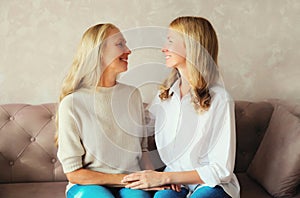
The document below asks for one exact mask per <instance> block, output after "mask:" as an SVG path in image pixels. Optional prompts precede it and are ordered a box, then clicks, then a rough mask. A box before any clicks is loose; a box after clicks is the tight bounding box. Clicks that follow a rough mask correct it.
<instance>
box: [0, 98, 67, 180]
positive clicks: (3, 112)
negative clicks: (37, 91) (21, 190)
mask: <svg viewBox="0 0 300 198" xmlns="http://www.w3.org/2000/svg"><path fill="white" fill-rule="evenodd" d="M55 112H56V105H55V104H53V103H52V104H42V105H27V104H6V105H0V183H15V182H40V181H65V180H66V177H65V175H64V174H63V171H62V167H61V164H60V163H59V161H58V160H57V157H56V152H57V149H56V147H55V146H54V134H55Z"/></svg>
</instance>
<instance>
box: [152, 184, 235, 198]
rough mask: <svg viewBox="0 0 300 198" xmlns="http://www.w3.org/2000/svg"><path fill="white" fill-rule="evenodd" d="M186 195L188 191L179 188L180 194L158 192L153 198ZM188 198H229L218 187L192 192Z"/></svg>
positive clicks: (180, 197) (164, 191) (182, 196)
mask: <svg viewBox="0 0 300 198" xmlns="http://www.w3.org/2000/svg"><path fill="white" fill-rule="evenodd" d="M188 193H189V191H188V190H187V189H185V188H181V191H180V192H176V191H173V190H160V191H157V192H156V193H155V194H154V198H185V197H186V196H187V195H188ZM190 198H230V196H229V195H227V193H226V192H225V191H224V190H223V188H222V187H220V186H216V187H214V188H211V187H208V186H204V187H201V188H198V189H197V190H196V191H194V192H193V193H192V195H191V196H190Z"/></svg>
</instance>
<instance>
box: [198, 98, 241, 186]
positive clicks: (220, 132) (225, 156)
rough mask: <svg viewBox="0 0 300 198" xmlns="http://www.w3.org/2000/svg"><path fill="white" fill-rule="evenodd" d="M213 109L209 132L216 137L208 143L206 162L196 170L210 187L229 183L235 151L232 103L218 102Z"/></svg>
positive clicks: (228, 101) (231, 101)
mask: <svg viewBox="0 0 300 198" xmlns="http://www.w3.org/2000/svg"><path fill="white" fill-rule="evenodd" d="M213 108H214V109H213V110H214V112H213V114H212V115H213V116H212V120H211V127H209V132H210V133H213V134H217V135H213V138H215V139H213V141H211V143H210V144H211V146H212V147H211V148H209V151H208V155H207V157H208V159H207V160H208V162H207V163H205V165H203V166H201V165H200V166H199V167H198V168H196V171H197V172H198V174H199V176H200V178H201V179H202V180H203V181H204V183H205V184H206V185H208V186H211V187H213V186H216V185H218V184H220V183H228V182H230V180H231V178H232V176H233V170H234V163H235V149H236V134H235V115H234V101H233V100H232V99H228V100H226V101H220V102H217V104H216V106H214V107H213ZM212 142H213V143H212ZM200 164H201V163H200Z"/></svg>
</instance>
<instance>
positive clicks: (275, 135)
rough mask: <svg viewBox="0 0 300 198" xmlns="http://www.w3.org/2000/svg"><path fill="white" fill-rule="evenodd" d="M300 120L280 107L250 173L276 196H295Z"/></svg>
mask: <svg viewBox="0 0 300 198" xmlns="http://www.w3.org/2000/svg"><path fill="white" fill-rule="evenodd" d="M299 142H300V119H299V118H298V117H296V116H295V115H293V114H292V113H290V112H289V111H288V110H287V109H286V108H284V107H283V106H280V105H279V106H277V107H276V108H275V110H274V113H273V115H272V118H271V121H270V124H269V127H268V129H267V131H266V134H265V136H264V138H263V140H262V142H261V144H260V146H259V148H258V150H257V152H256V154H255V156H254V159H253V161H252V162H251V164H250V166H249V168H248V170H247V173H248V174H249V175H250V176H251V177H252V178H253V179H255V180H256V181H257V182H258V183H260V184H261V185H262V186H263V187H264V188H265V189H266V190H267V191H268V192H269V193H270V194H271V195H273V196H275V197H288V196H289V197H290V196H292V195H294V194H295V193H296V188H297V185H298V184H299V176H300V144H299Z"/></svg>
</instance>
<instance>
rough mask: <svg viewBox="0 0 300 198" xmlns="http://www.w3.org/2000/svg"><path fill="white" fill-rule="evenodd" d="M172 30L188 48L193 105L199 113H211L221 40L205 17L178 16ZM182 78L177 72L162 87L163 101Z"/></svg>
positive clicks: (187, 57)
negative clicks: (212, 91)
mask: <svg viewBox="0 0 300 198" xmlns="http://www.w3.org/2000/svg"><path fill="white" fill-rule="evenodd" d="M169 27H170V29H171V30H175V31H177V32H179V33H180V35H182V37H183V40H184V45H185V48H186V68H187V72H188V81H189V83H190V85H191V91H190V92H191V95H192V101H191V102H192V104H193V106H194V108H195V110H196V111H197V112H199V113H201V112H203V111H207V110H208V109H209V107H210V103H211V95H210V93H209V87H210V86H211V85H212V84H214V83H216V81H217V79H218V77H219V70H218V65H217V63H218V60H217V58H218V39H217V35H216V32H215V30H214V28H213V26H212V25H211V24H210V22H209V21H208V20H206V19H204V18H202V17H191V16H184V17H178V18H176V19H175V20H173V21H172V22H171V24H170V26H169ZM178 78H179V72H178V70H177V69H173V70H172V71H171V74H170V75H169V77H168V78H167V79H166V80H165V81H164V83H163V84H162V85H161V86H160V95H159V97H160V98H161V100H166V99H168V98H169V97H171V96H172V95H170V94H169V90H170V87H171V86H172V85H173V84H174V82H175V81H176V80H177V79H178Z"/></svg>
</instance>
